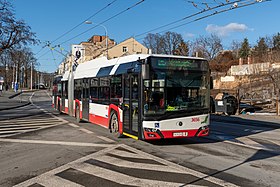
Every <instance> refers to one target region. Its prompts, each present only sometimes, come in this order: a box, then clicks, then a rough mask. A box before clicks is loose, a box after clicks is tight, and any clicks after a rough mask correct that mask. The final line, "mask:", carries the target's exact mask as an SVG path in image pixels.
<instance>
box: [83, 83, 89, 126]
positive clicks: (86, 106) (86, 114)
mask: <svg viewBox="0 0 280 187" xmlns="http://www.w3.org/2000/svg"><path fill="white" fill-rule="evenodd" d="M82 85H83V88H82V90H83V93H82V96H83V97H82V118H83V119H85V120H88V119H89V118H88V117H89V79H83V83H82Z"/></svg>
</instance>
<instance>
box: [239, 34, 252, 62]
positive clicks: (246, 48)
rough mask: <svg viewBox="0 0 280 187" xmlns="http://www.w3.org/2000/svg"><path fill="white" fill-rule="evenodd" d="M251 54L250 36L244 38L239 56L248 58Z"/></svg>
mask: <svg viewBox="0 0 280 187" xmlns="http://www.w3.org/2000/svg"><path fill="white" fill-rule="evenodd" d="M249 54H250V44H249V41H248V38H244V40H243V42H242V44H241V48H240V50H239V57H241V58H247V57H248V56H249Z"/></svg>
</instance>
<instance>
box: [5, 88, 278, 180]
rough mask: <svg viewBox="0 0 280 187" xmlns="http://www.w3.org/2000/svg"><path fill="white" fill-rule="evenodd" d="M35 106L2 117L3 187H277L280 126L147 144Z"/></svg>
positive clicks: (224, 124)
mask: <svg viewBox="0 0 280 187" xmlns="http://www.w3.org/2000/svg"><path fill="white" fill-rule="evenodd" d="M30 94H31V93H29V95H26V96H30ZM32 101H33V104H32V105H28V106H25V107H21V108H17V109H11V110H9V111H5V110H4V111H0V168H1V169H0V186H13V185H16V186H279V178H280V167H279V163H280V156H279V154H280V149H279V147H280V136H279V134H280V130H279V128H278V125H277V124H273V123H264V122H259V121H255V120H246V119H245V120H243V121H242V123H239V122H238V120H219V119H222V118H219V116H218V117H216V118H215V119H216V120H213V121H212V123H211V135H210V136H209V137H205V138H194V139H179V140H163V141H157V142H144V141H136V140H133V139H130V138H120V139H116V138H114V137H112V136H111V135H110V133H109V131H108V130H107V129H105V128H102V127H99V126H96V125H93V124H90V123H86V122H82V123H79V124H77V123H76V122H75V119H74V118H72V117H70V116H67V115H64V114H58V113H57V112H55V111H53V110H52V109H51V98H50V97H49V95H48V94H47V92H46V91H40V92H36V93H35V94H34V95H33V97H32ZM217 118H218V120H217ZM279 127H280V125H279Z"/></svg>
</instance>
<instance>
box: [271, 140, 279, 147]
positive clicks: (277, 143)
mask: <svg viewBox="0 0 280 187" xmlns="http://www.w3.org/2000/svg"><path fill="white" fill-rule="evenodd" d="M268 141H270V142H272V143H274V144H276V145H279V146H280V142H276V141H274V140H268Z"/></svg>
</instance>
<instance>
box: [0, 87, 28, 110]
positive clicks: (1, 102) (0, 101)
mask: <svg viewBox="0 0 280 187" xmlns="http://www.w3.org/2000/svg"><path fill="white" fill-rule="evenodd" d="M15 94H18V95H16V96H15ZM13 96H15V97H13ZM9 97H10V98H9ZM11 97H13V98H11ZM29 104H30V102H29V101H28V100H27V99H26V97H25V98H24V97H22V94H19V92H18V93H15V92H14V91H10V90H9V91H3V92H2V94H1V95H0V111H1V110H9V109H14V108H19V107H23V106H26V105H29Z"/></svg>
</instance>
